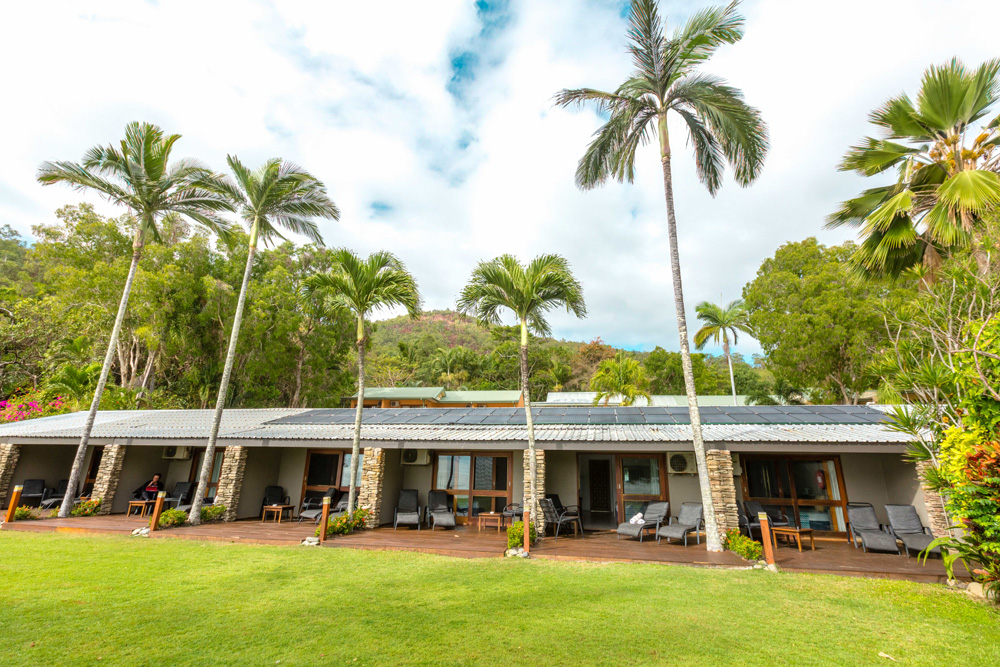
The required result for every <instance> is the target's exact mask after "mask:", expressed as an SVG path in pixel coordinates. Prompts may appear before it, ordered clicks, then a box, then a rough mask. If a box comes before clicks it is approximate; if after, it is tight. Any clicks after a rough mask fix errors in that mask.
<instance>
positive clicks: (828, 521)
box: [799, 505, 837, 530]
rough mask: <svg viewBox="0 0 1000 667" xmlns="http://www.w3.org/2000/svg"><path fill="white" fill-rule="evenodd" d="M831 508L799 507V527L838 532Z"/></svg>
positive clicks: (817, 506) (819, 506)
mask: <svg viewBox="0 0 1000 667" xmlns="http://www.w3.org/2000/svg"><path fill="white" fill-rule="evenodd" d="M830 509H831V508H829V507H824V506H821V505H799V527H800V528H812V529H813V530H837V528H836V527H834V525H833V517H831V516H830Z"/></svg>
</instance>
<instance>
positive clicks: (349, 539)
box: [3, 514, 967, 583]
mask: <svg viewBox="0 0 1000 667" xmlns="http://www.w3.org/2000/svg"><path fill="white" fill-rule="evenodd" d="M146 524H147V519H142V518H138V517H129V518H125V517H124V516H123V515H120V514H119V515H112V516H100V517H78V518H69V519H42V520H38V521H18V522H15V523H11V524H7V525H4V526H3V530H18V531H28V532H61V533H81V534H87V533H91V534H92V533H104V534H117V535H128V534H130V533H131V532H132V531H133V530H134V529H135V528H141V527H143V526H145V525H146ZM314 531H315V526H314V524H312V523H309V522H303V523H301V524H300V523H297V522H294V521H293V522H288V521H286V522H282V523H280V524H278V523H274V522H268V523H261V522H260V521H257V520H244V521H236V522H233V523H213V524H206V525H202V526H185V527H181V528H171V529H169V530H163V531H155V532H153V533H152V534H151V536H152V537H153V538H156V539H160V538H177V539H189V540H210V541H216V542H231V543H242V544H272V545H297V544H299V543H300V542H301V541H302V540H303V539H304V538H305V537H308V536H310V535H313V534H314ZM325 544H326V546H327V547H329V548H334V549H367V550H376V551H414V552H421V553H432V554H439V555H444V556H452V557H458V558H499V557H500V556H501V555H502V554H503V551H504V548H505V547H506V534H505V533H497V532H496V531H495V530H487V529H484V530H483V531H481V532H480V531H477V530H476V529H474V528H466V527H459V528H457V529H455V530H434V531H432V530H429V529H427V528H424V529H423V530H419V531H418V530H415V529H412V528H400V529H399V530H396V531H394V530H393V529H392V528H386V527H382V528H378V529H376V530H367V531H363V532H361V533H356V534H354V535H348V536H339V537H333V538H331V539H330V540H328V541H327V542H326V543H325ZM531 553H532V555H533V556H534V557H536V558H539V559H547V560H568V561H591V562H633V563H661V564H678V565H696V566H702V567H746V566H747V564H746V563H745V562H744V561H743V560H742V559H740V558H739V557H738V556H736V555H735V554H733V553H730V552H723V553H709V552H708V551H707V550H706V549H705V545H704V543H702V544H701V545H697V544H693V543H691V544H689V546H687V547H684V546H683V545H682V544H678V543H673V544H667V543H666V541H664V542H662V543H661V544H657V543H656V540H655V539H653V540H646V541H643V542H642V543H640V542H638V541H637V540H626V539H622V540H618V539H616V535H615V533H614V532H613V531H598V532H588V533H587V534H586V536H585V537H571V536H560V537H559V539H558V540H556V539H553V538H552V537H546V538H545V539H544V540H542V541H541V542H540V543H539V544H538V545H537V546H535V547H533V548H532V550H531ZM776 561H777V564H778V566H779V567H780V568H782V569H783V570H786V571H792V572H813V573H821V574H839V575H846V576H858V577H876V578H888V579H909V580H912V581H921V582H928V583H943V582H944V581H945V580H946V576H945V571H944V567H943V565H942V563H941V559H940V558H930V559H928V561H927V564H926V566H925V565H922V564H921V563H920V561H919V560H918V559H917V558H916V557H910V558H905V557H903V556H896V555H894V554H881V553H864V552H863V551H862V550H861V549H855V548H854V547H853V546H851V545H850V544H848V543H847V541H846V540H843V539H825V538H818V539H817V540H816V551H810V550H808V548H806V550H805V551H803V552H802V553H799V551H798V549H796V548H795V547H793V546H786V545H784V544H782V545H780V546H779V547H778V550H777V553H776ZM957 573H960V574H962V575H966V574H967V573H966V572H965V570H964V569H961V567H960V566H959V571H958V572H957Z"/></svg>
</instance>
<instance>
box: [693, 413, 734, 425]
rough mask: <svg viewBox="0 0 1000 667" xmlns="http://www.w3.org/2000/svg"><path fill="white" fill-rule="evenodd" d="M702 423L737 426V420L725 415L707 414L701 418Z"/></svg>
mask: <svg viewBox="0 0 1000 667" xmlns="http://www.w3.org/2000/svg"><path fill="white" fill-rule="evenodd" d="M701 418H702V421H703V422H704V423H706V424H735V423H736V420H735V419H733V418H732V417H730V416H729V415H724V414H707V415H702V416H701Z"/></svg>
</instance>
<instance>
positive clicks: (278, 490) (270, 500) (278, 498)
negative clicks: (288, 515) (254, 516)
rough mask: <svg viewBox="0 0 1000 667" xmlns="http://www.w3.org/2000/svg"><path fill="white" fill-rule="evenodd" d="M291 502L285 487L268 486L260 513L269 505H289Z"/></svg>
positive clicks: (265, 489)
mask: <svg viewBox="0 0 1000 667" xmlns="http://www.w3.org/2000/svg"><path fill="white" fill-rule="evenodd" d="M288 501H289V498H288V496H287V495H286V494H285V487H283V486H268V487H265V488H264V500H262V501H261V503H260V511H261V512H263V511H264V507H266V506H267V505H287V504H288Z"/></svg>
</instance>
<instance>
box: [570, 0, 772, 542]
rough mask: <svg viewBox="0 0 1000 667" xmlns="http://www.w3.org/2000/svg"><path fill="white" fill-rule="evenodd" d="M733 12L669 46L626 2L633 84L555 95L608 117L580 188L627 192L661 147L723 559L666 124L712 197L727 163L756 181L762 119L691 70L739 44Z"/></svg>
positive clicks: (582, 168)
mask: <svg viewBox="0 0 1000 667" xmlns="http://www.w3.org/2000/svg"><path fill="white" fill-rule="evenodd" d="M737 4H738V3H736V2H733V3H732V4H730V5H728V6H726V7H724V8H712V9H705V10H701V11H699V12H696V13H694V14H693V15H692V16H691V17H690V18H689V19H688V21H687V23H685V24H684V25H683V26H682V27H681V28H680V29H679V30H677V31H676V32H675V33H674V35H673V37H671V38H669V39H668V38H667V37H665V36H664V28H665V21H663V20H661V18H660V16H659V13H658V11H657V6H656V1H655V0H632V8H631V15H630V17H629V31H628V41H629V52H630V53H631V54H632V62H633V65H634V67H635V70H634V71H633V72H632V75H631V76H630V77H629V78H628V79H627V80H626V81H625V82H624V83H623V84H621V85H620V86H619V87H618V88H617V89H616V90H615V91H614V92H602V91H600V90H594V89H592V88H578V89H574V90H563V91H561V92H560V93H558V94H557V95H556V103H557V104H558V105H560V106H570V105H582V104H585V103H587V102H593V103H594V105H595V106H596V107H597V109H598V110H599V111H600V112H601V113H602V114H607V115H608V116H609V118H608V120H607V122H606V123H604V125H602V126H601V127H600V128H599V129H598V130H597V132H596V133H595V135H594V139H593V140H592V141H591V143H590V145H589V146H588V147H587V151H586V153H585V154H584V156H583V158H582V159H581V160H580V164H579V166H578V167H577V170H576V182H577V185H578V186H580V187H581V188H583V189H591V188H595V187H597V186H599V185H603V184H604V183H605V182H606V181H607V179H608V178H609V177H613V178H615V179H616V180H618V181H622V182H625V181H627V182H629V183H631V182H632V179H633V176H634V174H635V155H636V150H637V149H638V148H639V146H640V145H642V144H645V143H646V142H647V141H648V140H649V139H651V138H655V139H656V140H657V141H658V143H659V148H660V164H661V166H662V168H663V190H664V196H665V198H666V205H667V236H668V239H669V241H670V267H671V273H672V277H673V285H674V307H675V309H676V311H677V329H678V333H679V335H680V345H681V361H682V366H683V370H684V386H685V389H686V390H687V397H688V410H689V412H690V415H691V431H692V440H693V443H694V451H695V458H696V459H697V462H698V474H699V483H700V486H701V495H702V502H703V504H704V506H705V526H706V532H707V533H708V538H707V540H706V541H707V543H708V548H709V550H711V551H720V550H721V549H722V544H721V541H720V539H719V535H718V531H717V529H716V528H717V524H716V520H715V511H714V508H713V507H712V503H711V491H710V487H709V482H708V467H707V463H706V460H705V442H704V439H703V437H702V431H701V417H700V415H699V414H698V400H697V396H696V395H695V386H694V373H693V371H692V369H691V350H690V348H689V345H688V331H687V318H686V316H685V314H684V290H683V287H682V284H681V267H680V256H679V254H678V251H677V219H676V216H675V215H674V190H673V176H672V172H671V164H670V160H671V147H670V133H669V128H668V118H670V117H671V116H672V115H674V114H676V115H677V116H679V117H680V120H681V121H682V122H683V123H684V125H685V126H686V127H687V130H688V139H689V141H690V143H691V145H692V146H693V147H694V152H695V166H696V168H697V173H698V177H699V179H700V180H701V182H702V183H704V184H705V186H706V187H707V188H708V191H709V192H710V193H711V194H713V195H714V194H715V193H716V192H717V191H718V189H719V187H721V185H722V175H723V170H724V169H725V163H727V162H728V163H729V165H730V166H731V167H732V169H733V174H734V176H735V178H736V181H737V183H739V184H740V185H743V186H746V185H749V184H750V183H752V182H753V181H754V180H755V179H756V178H757V176H758V175H759V174H760V170H761V168H762V166H763V164H764V155H765V153H766V152H767V147H768V143H767V129H766V127H765V126H764V123H763V121H762V120H761V118H760V113H759V112H758V111H757V110H756V109H754V108H753V107H751V106H749V105H748V104H747V103H746V102H745V101H744V100H743V94H742V93H741V92H740V91H739V90H737V89H736V88H733V87H731V86H729V85H727V84H726V83H725V82H724V81H723V80H722V79H720V78H718V77H715V76H712V75H709V74H703V73H700V72H698V71H697V68H698V66H699V65H701V64H702V63H703V62H705V61H706V60H708V58H709V57H711V55H712V54H713V53H715V51H716V49H718V48H719V47H720V46H722V45H723V44H733V43H735V42H738V41H739V40H740V39H741V38H742V37H743V17H742V16H740V15H739V14H738V13H737V11H736V8H737Z"/></svg>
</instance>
